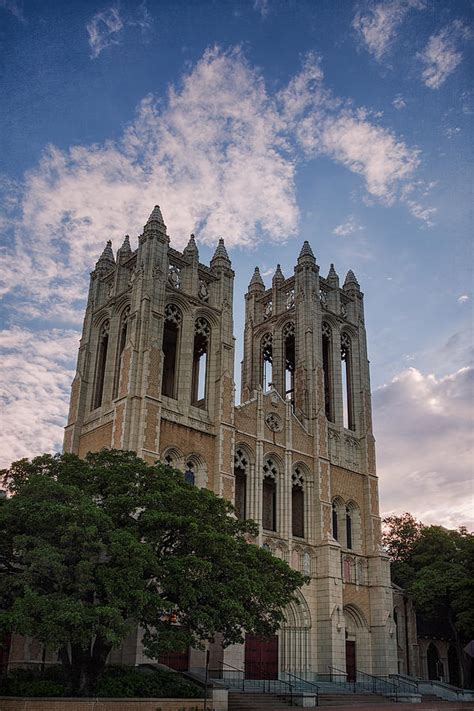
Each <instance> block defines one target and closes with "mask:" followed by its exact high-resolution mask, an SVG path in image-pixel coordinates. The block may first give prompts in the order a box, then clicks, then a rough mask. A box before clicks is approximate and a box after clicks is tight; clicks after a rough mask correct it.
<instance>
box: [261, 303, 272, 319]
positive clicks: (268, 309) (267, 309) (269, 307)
mask: <svg viewBox="0 0 474 711" xmlns="http://www.w3.org/2000/svg"><path fill="white" fill-rule="evenodd" d="M271 315H272V302H271V301H267V303H266V304H265V310H264V312H263V316H264V318H270V316H271Z"/></svg>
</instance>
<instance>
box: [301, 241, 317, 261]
mask: <svg viewBox="0 0 474 711" xmlns="http://www.w3.org/2000/svg"><path fill="white" fill-rule="evenodd" d="M304 257H310V258H311V259H315V256H314V254H313V250H312V249H311V245H310V243H309V242H308V240H307V239H306V240H305V241H304V242H303V246H302V247H301V252H300V256H299V257H298V259H303V258H304Z"/></svg>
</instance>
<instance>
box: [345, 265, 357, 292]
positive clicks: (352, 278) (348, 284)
mask: <svg viewBox="0 0 474 711" xmlns="http://www.w3.org/2000/svg"><path fill="white" fill-rule="evenodd" d="M343 289H360V285H359V282H358V281H357V279H356V275H355V274H354V272H353V271H352V269H349V271H348V272H347V275H346V280H345V282H344V286H343Z"/></svg>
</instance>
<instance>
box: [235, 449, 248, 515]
mask: <svg viewBox="0 0 474 711" xmlns="http://www.w3.org/2000/svg"><path fill="white" fill-rule="evenodd" d="M247 469H248V459H247V457H246V455H245V453H244V452H243V451H242V450H241V449H237V450H236V452H235V457H234V479H235V499H234V506H235V515H236V516H237V518H238V519H240V520H241V521H243V520H244V519H245V518H247V516H246V513H247V511H246V509H247V506H246V499H247Z"/></svg>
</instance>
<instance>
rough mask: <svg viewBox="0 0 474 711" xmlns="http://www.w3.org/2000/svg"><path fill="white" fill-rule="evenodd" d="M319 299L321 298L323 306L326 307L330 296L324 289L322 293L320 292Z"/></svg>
mask: <svg viewBox="0 0 474 711" xmlns="http://www.w3.org/2000/svg"><path fill="white" fill-rule="evenodd" d="M319 298H320V301H321V303H322V305H323V306H326V305H327V303H328V296H327V294H326V292H325V291H324V290H323V289H321V291H320V292H319Z"/></svg>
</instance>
